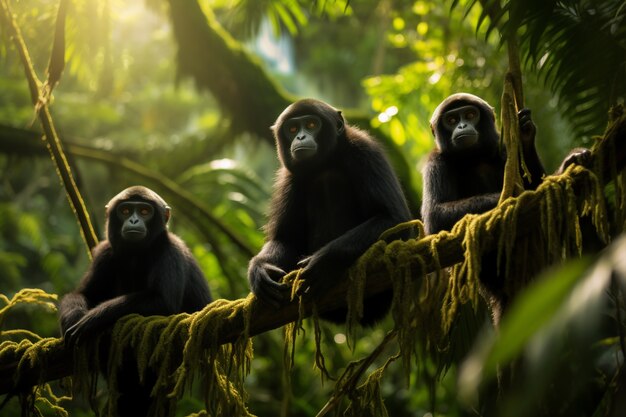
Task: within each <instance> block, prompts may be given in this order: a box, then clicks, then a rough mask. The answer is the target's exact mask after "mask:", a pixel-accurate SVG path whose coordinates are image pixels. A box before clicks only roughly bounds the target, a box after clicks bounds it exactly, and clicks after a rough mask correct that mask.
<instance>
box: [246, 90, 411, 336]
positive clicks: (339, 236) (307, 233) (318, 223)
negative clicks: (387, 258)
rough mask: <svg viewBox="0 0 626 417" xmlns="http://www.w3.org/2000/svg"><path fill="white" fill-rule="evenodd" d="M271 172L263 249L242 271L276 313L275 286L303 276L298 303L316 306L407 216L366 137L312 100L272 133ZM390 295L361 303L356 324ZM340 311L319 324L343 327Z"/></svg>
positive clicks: (280, 298)
mask: <svg viewBox="0 0 626 417" xmlns="http://www.w3.org/2000/svg"><path fill="white" fill-rule="evenodd" d="M272 130H273V132H274V137H275V139H276V146H277V150H278V157H279V159H280V161H281V163H282V166H281V168H280V169H279V170H278V174H277V178H276V182H275V184H274V192H273V196H272V202H271V205H270V211H269V219H268V223H267V225H266V226H265V232H266V243H265V245H264V246H263V248H262V249H261V251H260V252H259V254H258V255H256V256H255V257H254V258H252V260H251V261H250V265H249V268H248V280H249V283H250V288H251V290H252V292H253V293H254V294H255V295H256V296H257V297H259V298H260V299H261V300H263V301H265V302H268V303H270V304H272V305H274V306H276V307H278V306H280V305H281V304H283V303H285V302H286V301H288V300H289V297H290V291H291V287H290V286H289V285H287V284H284V283H280V282H279V280H280V278H281V277H282V276H283V275H285V273H286V272H287V271H291V270H293V269H296V268H304V269H303V272H302V274H301V278H302V279H303V280H304V281H305V287H304V288H305V296H307V297H310V298H311V299H317V298H319V297H320V296H321V295H323V294H325V293H326V292H327V291H328V289H329V288H331V287H333V286H334V285H336V283H337V281H338V280H340V279H341V278H342V274H343V273H344V272H345V270H346V269H347V268H348V267H349V266H350V265H351V264H352V263H353V262H354V261H355V260H356V259H357V258H358V257H359V256H360V255H361V254H363V253H364V252H365V250H366V249H367V248H368V247H369V246H371V245H372V244H373V243H374V242H376V240H377V239H378V238H379V236H380V234H381V233H382V232H383V231H385V230H386V229H388V228H390V227H392V226H394V225H396V224H398V223H401V222H405V221H408V220H410V218H411V215H410V213H409V209H408V207H407V203H406V201H405V198H404V194H403V193H402V190H401V188H400V184H399V182H398V179H397V178H396V176H395V173H394V172H393V170H392V168H391V166H390V165H389V162H388V161H387V159H386V157H385V155H384V153H383V150H382V149H381V148H380V146H379V145H378V144H377V143H376V142H375V140H374V139H373V138H372V137H371V136H369V135H368V134H367V133H366V132H364V131H362V130H359V129H357V128H356V127H353V126H350V125H348V124H346V121H345V120H344V117H343V115H342V114H341V111H339V110H337V109H334V108H333V107H331V106H329V105H328V104H326V103H324V102H322V101H319V100H314V99H305V100H300V101H298V102H296V103H294V104H292V105H290V106H289V107H287V108H286V109H285V110H284V111H283V113H282V114H281V115H280V116H279V117H278V119H277V120H276V123H275V124H274V126H273V127H272ZM391 296H392V294H391V291H388V292H385V293H383V294H379V295H376V296H374V297H371V298H369V299H367V300H365V304H364V316H363V318H362V320H361V324H364V325H371V324H373V323H374V322H375V321H376V320H378V319H380V318H382V317H383V316H384V315H385V314H386V312H387V311H388V309H389V306H390V303H391ZM346 312H347V311H346V309H345V308H342V309H339V310H335V311H331V312H326V313H324V314H322V315H321V316H322V318H324V319H326V320H330V321H333V322H336V323H340V322H342V321H345V318H346Z"/></svg>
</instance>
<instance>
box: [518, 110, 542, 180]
mask: <svg viewBox="0 0 626 417" xmlns="http://www.w3.org/2000/svg"><path fill="white" fill-rule="evenodd" d="M517 117H518V119H519V128H520V142H521V143H522V152H523V154H524V162H525V164H526V167H527V168H528V172H529V174H530V178H527V177H524V178H523V179H524V188H525V189H527V190H535V189H536V188H537V187H538V186H539V184H541V181H543V176H544V175H545V174H546V170H545V169H544V167H543V164H542V163H541V158H539V154H538V153H537V148H536V147H535V136H536V133H537V127H536V126H535V123H534V122H533V121H532V118H531V112H530V110H529V109H522V110H520V111H519V113H518V115H517Z"/></svg>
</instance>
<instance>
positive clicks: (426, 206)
mask: <svg viewBox="0 0 626 417" xmlns="http://www.w3.org/2000/svg"><path fill="white" fill-rule="evenodd" d="M518 117H519V127H520V141H521V146H522V152H523V156H524V161H525V163H526V166H527V167H528V170H529V172H530V180H529V179H527V178H524V187H525V189H527V190H534V189H536V188H537V187H538V186H539V184H540V183H541V181H542V179H543V176H544V175H545V173H546V172H545V170H544V168H543V165H542V163H541V160H540V159H539V155H538V154H537V151H536V148H535V133H536V127H535V124H534V123H533V121H532V119H531V114H530V110H528V109H522V110H521V111H520V112H519V114H518ZM430 126H431V129H432V132H433V135H434V136H435V141H436V144H437V148H436V149H434V150H433V151H432V152H431V154H430V155H429V157H428V161H427V163H426V165H425V167H424V170H423V178H424V191H423V196H422V210H421V211H422V219H423V221H424V226H425V228H426V232H427V233H437V232H439V231H441V230H451V229H452V226H454V224H455V223H456V222H457V221H458V220H460V219H461V218H462V217H463V216H464V215H465V214H467V213H475V214H477V213H484V212H486V211H488V210H491V209H492V208H494V207H495V206H496V205H497V204H498V200H499V199H500V193H501V192H502V186H503V180H504V165H505V162H506V150H505V149H503V147H501V146H500V135H499V134H498V132H497V130H496V126H495V113H494V110H493V108H492V107H491V106H490V105H489V104H488V103H487V102H486V101H485V100H483V99H481V98H480V97H477V96H474V95H472V94H467V93H458V94H453V95H451V96H450V97H448V98H446V99H445V100H444V101H443V102H442V103H441V104H440V105H439V106H438V107H437V108H436V109H435V111H434V113H433V116H432V118H431V120H430ZM589 155H590V152H589V151H588V150H587V149H582V148H579V149H575V150H574V151H573V152H572V153H570V155H568V157H567V158H566V159H565V160H564V161H563V163H562V164H561V167H560V168H559V170H558V171H557V172H559V173H560V172H562V171H563V170H564V169H565V168H566V167H567V166H568V165H570V164H572V163H584V161H585V160H587V159H588V158H589ZM480 279H481V282H482V284H483V287H484V288H485V289H486V291H487V293H488V298H489V301H490V304H491V308H492V314H493V317H494V322H495V323H497V322H498V321H499V318H500V315H501V314H502V310H503V309H504V308H506V306H507V305H508V303H509V300H508V299H506V295H505V293H504V292H503V291H502V285H503V284H502V282H503V280H502V278H501V277H499V271H498V270H497V260H496V254H495V253H488V254H486V255H484V256H483V259H482V262H481V276H480Z"/></svg>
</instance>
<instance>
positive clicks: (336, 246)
mask: <svg viewBox="0 0 626 417" xmlns="http://www.w3.org/2000/svg"><path fill="white" fill-rule="evenodd" d="M349 155H350V156H351V157H352V158H354V159H353V160H352V163H349V165H348V169H347V170H346V171H347V172H348V173H358V174H359V175H360V177H358V178H356V177H352V178H351V180H352V186H353V187H354V188H355V190H356V193H355V195H356V196H357V199H356V201H354V202H352V204H354V210H355V212H356V211H357V210H359V209H366V213H365V215H366V216H367V217H365V220H364V221H363V222H361V223H360V224H358V225H356V226H354V227H353V228H351V229H349V230H348V231H346V232H345V233H342V234H341V235H340V236H338V237H336V238H335V239H333V240H331V241H330V242H328V243H327V244H325V245H324V246H322V247H321V248H320V249H319V250H317V251H316V252H315V253H313V254H312V255H311V256H309V257H307V258H305V259H303V260H301V261H300V262H299V263H298V266H299V267H301V268H304V271H302V273H301V275H300V277H301V278H302V279H303V280H305V281H308V284H309V285H308V286H309V287H310V289H309V290H308V291H309V293H311V294H312V295H313V297H315V296H316V295H321V294H324V293H325V292H327V290H328V289H329V288H331V287H333V286H335V285H336V281H337V277H338V273H341V272H342V270H344V269H347V268H348V267H349V266H350V265H351V264H353V263H354V261H356V259H357V258H358V257H359V256H361V255H362V254H363V253H364V252H365V251H366V250H367V249H368V248H369V247H370V246H371V245H372V244H374V243H375V242H376V241H377V240H378V239H379V238H380V235H381V234H382V233H383V232H384V231H385V230H387V229H389V228H391V227H393V226H396V225H397V224H399V223H403V222H406V221H409V220H410V219H411V213H410V212H409V209H408V207H407V203H406V200H405V199H404V196H403V193H402V190H401V188H400V184H399V182H398V180H397V178H396V176H395V174H394V173H393V170H392V168H391V166H390V165H389V163H388V162H387V160H386V158H385V157H384V154H383V153H382V151H381V150H380V149H379V148H378V147H376V146H373V145H372V146H371V147H367V148H361V149H353V150H351V152H350V153H349ZM409 235H410V233H408V232H407V233H401V234H400V236H399V237H401V238H408V237H409Z"/></svg>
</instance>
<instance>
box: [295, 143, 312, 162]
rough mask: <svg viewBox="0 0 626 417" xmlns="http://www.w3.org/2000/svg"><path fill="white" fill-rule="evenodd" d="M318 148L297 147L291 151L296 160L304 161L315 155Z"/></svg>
mask: <svg viewBox="0 0 626 417" xmlns="http://www.w3.org/2000/svg"><path fill="white" fill-rule="evenodd" d="M315 151H316V148H315V147H313V146H295V147H293V149H292V150H291V155H292V156H293V157H294V159H304V158H308V157H310V156H313V155H314V154H315Z"/></svg>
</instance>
